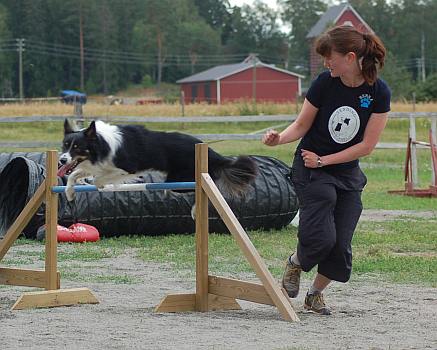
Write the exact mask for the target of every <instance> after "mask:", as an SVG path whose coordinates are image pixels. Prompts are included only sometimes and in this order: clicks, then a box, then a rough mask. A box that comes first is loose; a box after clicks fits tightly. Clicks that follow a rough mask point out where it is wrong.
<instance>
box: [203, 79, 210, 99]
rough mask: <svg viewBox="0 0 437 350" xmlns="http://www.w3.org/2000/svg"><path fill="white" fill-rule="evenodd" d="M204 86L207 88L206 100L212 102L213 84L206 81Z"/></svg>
mask: <svg viewBox="0 0 437 350" xmlns="http://www.w3.org/2000/svg"><path fill="white" fill-rule="evenodd" d="M204 88H205V100H206V102H208V103H211V84H210V83H206V84H205V86H204Z"/></svg>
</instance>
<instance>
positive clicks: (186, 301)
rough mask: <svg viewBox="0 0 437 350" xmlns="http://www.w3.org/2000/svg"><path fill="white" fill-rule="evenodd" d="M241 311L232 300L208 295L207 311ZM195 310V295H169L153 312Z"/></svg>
mask: <svg viewBox="0 0 437 350" xmlns="http://www.w3.org/2000/svg"><path fill="white" fill-rule="evenodd" d="M218 310H241V307H240V305H239V304H238V303H237V301H236V300H235V299H233V298H227V297H222V296H218V295H213V294H208V310H207V311H218ZM188 311H197V310H196V294H194V293H191V294H169V295H167V296H166V297H165V298H164V299H162V300H161V302H160V303H159V304H158V305H157V306H156V308H155V312H188Z"/></svg>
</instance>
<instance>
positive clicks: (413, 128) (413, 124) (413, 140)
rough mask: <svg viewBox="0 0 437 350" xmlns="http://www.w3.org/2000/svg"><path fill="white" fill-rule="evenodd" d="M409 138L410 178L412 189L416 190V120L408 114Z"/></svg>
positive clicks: (417, 178) (417, 177) (417, 180)
mask: <svg viewBox="0 0 437 350" xmlns="http://www.w3.org/2000/svg"><path fill="white" fill-rule="evenodd" d="M409 119H410V131H409V133H410V138H411V167H412V169H411V170H412V172H411V177H412V182H413V188H416V187H417V186H418V185H419V176H418V172H417V152H416V149H417V146H416V141H417V140H416V120H415V119H414V116H413V114H410V116H409Z"/></svg>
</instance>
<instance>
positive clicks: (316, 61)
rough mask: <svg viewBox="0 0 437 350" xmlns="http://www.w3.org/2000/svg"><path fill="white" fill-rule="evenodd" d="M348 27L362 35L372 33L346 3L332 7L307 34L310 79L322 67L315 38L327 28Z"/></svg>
mask: <svg viewBox="0 0 437 350" xmlns="http://www.w3.org/2000/svg"><path fill="white" fill-rule="evenodd" d="M340 25H350V26H354V27H355V28H357V29H358V30H359V31H361V32H363V33H373V30H372V28H370V26H369V25H368V24H367V23H366V22H365V21H364V20H363V19H362V18H361V16H360V15H359V14H358V12H357V11H355V9H354V8H353V7H352V6H351V5H350V4H348V3H344V4H340V5H337V6H332V7H330V8H328V10H327V11H326V12H325V13H324V14H323V15H322V16H321V17H320V19H319V20H318V22H317V23H316V24H315V25H314V26H313V27H312V28H311V30H310V31H309V32H308V34H307V36H306V37H307V39H309V40H310V47H311V49H310V50H311V51H310V74H311V77H314V76H316V75H317V73H318V72H320V69H321V67H322V59H321V58H320V56H319V55H318V54H317V52H316V49H315V42H316V39H317V37H318V36H319V35H320V34H322V33H323V32H324V31H325V30H326V29H327V28H328V27H333V26H340Z"/></svg>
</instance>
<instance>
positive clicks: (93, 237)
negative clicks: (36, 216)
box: [38, 223, 100, 243]
mask: <svg viewBox="0 0 437 350" xmlns="http://www.w3.org/2000/svg"><path fill="white" fill-rule="evenodd" d="M41 230H43V231H44V236H45V225H44V226H41V227H40V228H39V230H38V231H41ZM56 235H57V238H58V242H74V243H81V242H96V241H98V240H99V239H100V234H99V231H98V230H97V229H96V228H95V227H94V226H91V225H87V224H81V223H76V224H73V225H71V226H70V227H69V228H67V227H64V226H61V225H57V229H56Z"/></svg>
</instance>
